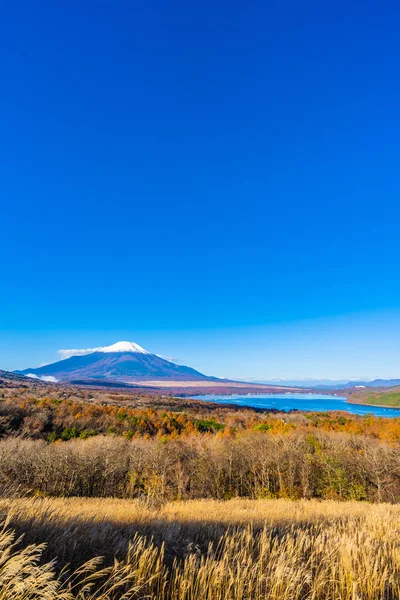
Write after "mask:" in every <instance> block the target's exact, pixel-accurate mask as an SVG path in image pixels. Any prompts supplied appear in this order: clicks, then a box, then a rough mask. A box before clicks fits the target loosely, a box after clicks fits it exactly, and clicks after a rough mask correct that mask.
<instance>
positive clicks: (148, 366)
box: [17, 342, 217, 383]
mask: <svg viewBox="0 0 400 600" xmlns="http://www.w3.org/2000/svg"><path fill="white" fill-rule="evenodd" d="M63 352H67V351H63ZM68 352H73V353H74V354H72V355H70V356H69V358H66V359H64V360H59V361H57V362H55V363H52V364H50V365H44V366H42V367H39V368H34V369H24V370H23V371H17V372H18V373H21V374H23V375H30V376H34V377H39V378H44V377H54V378H56V379H57V380H59V381H82V380H96V381H98V380H101V381H114V382H115V381H118V382H121V383H129V382H134V381H146V380H147V381H152V380H171V381H216V380H217V379H216V378H215V377H207V376H206V375H203V374H202V373H199V372H198V371H196V370H195V369H192V368H190V367H185V366H183V365H177V364H175V363H173V362H170V361H168V360H165V359H164V358H161V357H159V356H156V355H155V354H152V353H150V352H148V351H147V350H145V349H144V348H142V347H141V346H139V345H138V344H135V343H134V342H117V343H116V344H112V345H111V346H104V347H100V348H91V349H87V350H72V351H68Z"/></svg>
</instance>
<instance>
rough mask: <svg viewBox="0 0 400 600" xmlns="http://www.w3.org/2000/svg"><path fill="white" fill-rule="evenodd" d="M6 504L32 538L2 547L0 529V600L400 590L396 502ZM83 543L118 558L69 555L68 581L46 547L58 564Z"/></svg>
mask: <svg viewBox="0 0 400 600" xmlns="http://www.w3.org/2000/svg"><path fill="white" fill-rule="evenodd" d="M6 513H8V514H9V520H10V527H11V526H12V527H13V528H15V529H17V531H18V533H20V532H21V531H25V532H26V538H27V541H26V543H28V542H29V543H30V544H31V546H30V547H29V546H28V548H29V549H28V550H26V547H25V549H23V546H22V545H21V542H20V543H19V544H18V545H17V546H15V545H14V546H13V540H12V536H11V534H10V533H8V532H7V529H6V530H4V529H3V532H2V533H1V534H0V600H11V599H12V600H14V598H15V600H30V599H31V598H32V599H33V598H35V599H36V598H37V599H39V598H44V599H45V600H53V598H60V599H64V598H65V599H67V598H68V599H71V600H72V599H75V600H122V599H127V598H135V599H141V600H144V599H145V598H146V599H152V600H398V599H399V598H400V506H397V505H387V504H376V505H373V504H363V503H358V502H348V503H338V502H334V501H325V502H318V501H298V502H291V501H286V500H244V499H234V500H229V501H225V502H222V501H221V502H218V501H207V500H204V501H190V502H180V503H170V504H167V505H165V506H162V507H160V508H157V509H156V508H151V507H148V506H146V505H144V504H142V503H140V502H138V501H130V500H114V499H81V498H71V499H61V498H54V499H50V498H42V499H13V500H7V499H1V500H0V514H3V515H4V514H6ZM138 532H139V533H138ZM152 535H153V536H154V540H153V541H152V540H151V539H150V537H151V536H152ZM33 541H36V544H37V543H39V542H40V541H42V542H46V543H47V544H48V548H47V550H44V548H42V547H40V546H37V545H36V544H35V545H32V543H33ZM88 547H89V549H90V551H91V552H92V554H91V556H92V557H93V556H95V555H96V554H97V553H98V550H101V549H103V550H106V551H107V550H108V551H109V552H110V553H111V557H113V556H114V555H115V556H116V557H117V558H116V559H115V560H114V561H113V560H109V561H107V558H106V562H105V566H101V565H100V563H99V561H98V560H95V561H94V562H93V561H89V562H87V563H86V564H85V565H83V566H81V567H80V568H78V567H77V565H76V564H75V566H74V568H73V569H72V570H73V573H72V575H70V576H69V578H67V577H66V575H65V572H61V573H60V572H59V567H57V566H56V567H54V566H53V565H51V564H49V562H48V560H47V558H48V557H47V553H48V552H49V551H51V555H52V556H53V557H54V556H57V557H58V560H59V563H65V562H66V561H67V560H70V558H71V556H72V557H73V558H74V560H73V561H72V562H74V563H79V562H80V563H82V562H83V558H84V559H87V558H88V556H87V548H88ZM21 548H22V550H21ZM105 554H106V555H107V552H105ZM40 557H41V562H40V564H39V563H38V560H39V558H40ZM78 559H79V560H78ZM10 560H12V561H14V562H13V563H12V564H11V563H10ZM4 565H6V566H7V569H8V571H7V569H6V570H4ZM59 566H61V565H59ZM7 573H8V575H7ZM4 574H5V575H4ZM10 574H11V575H12V577H10ZM13 574H14V575H13ZM14 576H15V578H16V581H18V582H19V583H18V585H17V586H16V587H15V589H16V590H17V593H16V592H15V590H14V589H13V588H12V587H10V585H12V580H13V577H14ZM35 580H37V584H38V591H37V592H35V590H34V587H32V585H33V584H34V582H35ZM3 582H5V583H3ZM7 586H8V587H7ZM18 590H22V591H21V592H20V591H18ZM43 590H44V591H43ZM35 593H36V595H34V594H35ZM18 594H20V595H18ZM24 594H25V595H24ZM29 594H30V595H29Z"/></svg>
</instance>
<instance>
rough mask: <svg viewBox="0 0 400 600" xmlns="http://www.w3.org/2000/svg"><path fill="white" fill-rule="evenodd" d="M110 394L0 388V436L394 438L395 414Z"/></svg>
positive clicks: (398, 428)
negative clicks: (319, 434) (16, 392)
mask: <svg viewBox="0 0 400 600" xmlns="http://www.w3.org/2000/svg"><path fill="white" fill-rule="evenodd" d="M103 398H105V396H103ZM121 398H123V401H122V400H121ZM111 399H112V400H113V399H115V401H118V403H114V402H113V401H111V402H110V398H109V397H107V400H108V401H107V402H101V401H98V400H97V401H93V402H90V401H79V400H77V399H76V398H73V399H71V398H68V397H61V398H60V397H46V396H44V397H41V398H35V397H27V396H26V395H24V396H23V397H18V396H15V397H4V398H3V397H2V395H1V393H0V438H4V437H8V436H16V435H17V436H22V437H24V438H32V439H43V440H46V441H48V442H59V441H68V440H71V439H74V438H81V439H87V438H90V437H94V436H97V435H108V436H122V437H125V438H126V439H132V438H138V437H145V438H149V437H157V438H159V439H167V440H171V439H176V438H179V437H185V436H192V435H203V434H216V435H217V436H219V437H221V436H222V437H231V436H236V435H238V434H240V433H241V432H243V431H246V430H252V431H253V430H254V431H264V432H266V431H268V432H269V433H272V434H282V433H289V432H291V431H292V430H294V429H295V430H301V431H304V432H306V431H308V432H313V431H327V432H329V431H334V432H340V433H349V434H358V435H368V436H372V437H374V438H377V439H379V440H382V441H387V442H390V443H395V444H396V443H399V441H400V419H397V418H396V419H384V418H379V417H374V416H373V415H367V416H359V415H350V414H345V413H339V412H329V413H300V412H292V413H278V412H276V411H275V412H268V411H265V412H260V411H258V412H256V411H254V410H251V409H249V408H247V409H244V408H239V407H238V408H234V407H226V406H225V407H224V406H221V405H216V404H209V403H206V402H196V401H192V400H191V401H187V400H182V399H179V398H167V399H161V401H162V402H165V403H166V404H167V405H168V409H165V408H160V407H159V406H158V405H157V400H154V399H153V401H154V404H155V406H152V407H143V408H142V407H135V406H132V405H130V404H129V403H130V402H131V403H132V402H133V401H136V402H138V401H142V400H141V399H140V400H138V399H135V398H134V397H129V396H128V397H127V396H118V395H116V396H111ZM146 401H149V399H148V398H147V399H146Z"/></svg>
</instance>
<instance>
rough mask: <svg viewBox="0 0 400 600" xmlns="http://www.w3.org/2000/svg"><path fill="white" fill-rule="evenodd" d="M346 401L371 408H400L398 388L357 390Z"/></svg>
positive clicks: (399, 389) (399, 391) (399, 388)
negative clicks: (367, 405)
mask: <svg viewBox="0 0 400 600" xmlns="http://www.w3.org/2000/svg"><path fill="white" fill-rule="evenodd" d="M347 401H348V402H349V403H351V404H369V405H371V406H387V407H390V408H400V386H398V387H394V388H391V389H389V390H386V389H385V390H382V389H380V390H374V391H373V390H371V389H367V390H362V391H358V390H357V391H355V392H352V393H350V395H349V397H348V400H347Z"/></svg>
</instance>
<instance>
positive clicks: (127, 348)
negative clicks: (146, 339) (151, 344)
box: [97, 342, 150, 354]
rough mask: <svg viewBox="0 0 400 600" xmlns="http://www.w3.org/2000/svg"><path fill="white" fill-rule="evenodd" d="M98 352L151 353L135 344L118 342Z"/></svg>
mask: <svg viewBox="0 0 400 600" xmlns="http://www.w3.org/2000/svg"><path fill="white" fill-rule="evenodd" d="M97 352H138V353H139V354H150V352H147V350H145V349H144V348H142V346H139V344H135V343H134V342H116V343H115V344H111V346H104V347H103V348H98V349H97Z"/></svg>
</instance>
